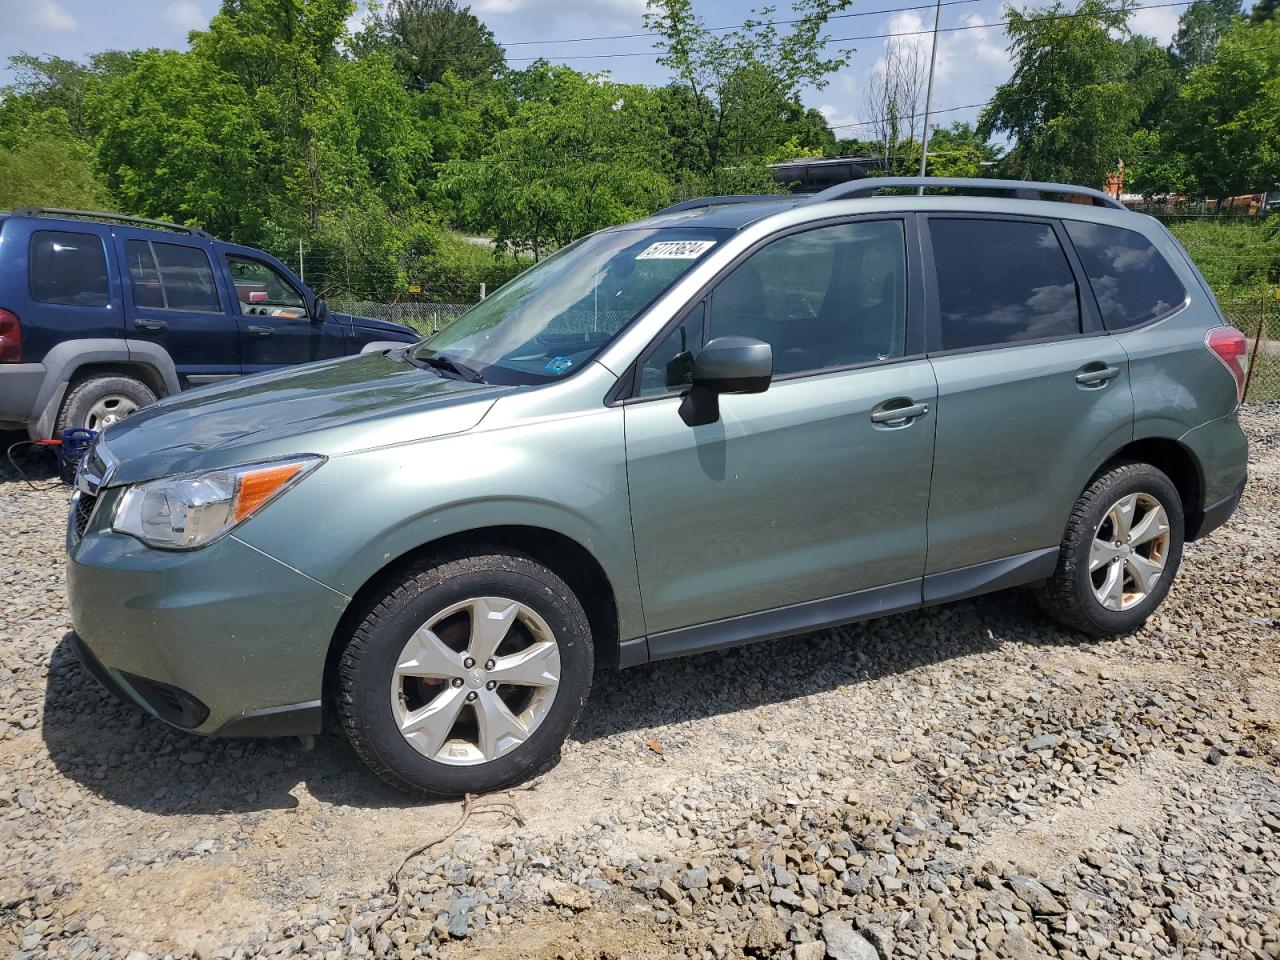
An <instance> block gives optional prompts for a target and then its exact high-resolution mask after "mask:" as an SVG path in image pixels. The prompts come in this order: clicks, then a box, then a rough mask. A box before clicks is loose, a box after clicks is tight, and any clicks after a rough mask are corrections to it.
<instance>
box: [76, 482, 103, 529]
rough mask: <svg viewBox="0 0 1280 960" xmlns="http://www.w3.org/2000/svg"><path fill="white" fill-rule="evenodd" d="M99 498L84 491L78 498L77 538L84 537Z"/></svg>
mask: <svg viewBox="0 0 1280 960" xmlns="http://www.w3.org/2000/svg"><path fill="white" fill-rule="evenodd" d="M97 503H98V498H97V497H95V496H92V495H91V494H88V493H85V492H84V491H83V490H82V491H81V492H80V496H78V497H76V536H77V537H83V536H84V532H85V530H86V529H87V528H88V526H89V518H90V517H91V516H93V508H94V507H95V506H97Z"/></svg>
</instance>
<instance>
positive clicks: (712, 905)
mask: <svg viewBox="0 0 1280 960" xmlns="http://www.w3.org/2000/svg"><path fill="white" fill-rule="evenodd" d="M1242 418H1243V421H1244V423H1245V426H1246V429H1247V431H1248V433H1249V435H1250V439H1251V441H1252V444H1253V448H1252V449H1253V459H1252V465H1251V474H1252V480H1251V483H1250V485H1249V488H1248V491H1247V493H1246V496H1245V501H1244V504H1243V505H1242V507H1241V509H1240V511H1239V512H1238V513H1237V514H1236V517H1235V519H1234V520H1233V521H1232V522H1231V524H1230V525H1229V526H1228V527H1226V528H1224V529H1223V530H1220V531H1219V532H1217V533H1216V534H1215V535H1214V536H1213V537H1212V538H1211V539H1209V540H1208V541H1205V542H1201V543H1198V544H1193V545H1191V546H1190V547H1189V548H1188V550H1187V555H1186V558H1185V560H1184V564H1183V569H1182V573H1181V575H1180V576H1179V578H1178V580H1177V582H1176V584H1175V587H1174V590H1173V593H1172V594H1171V595H1170V597H1169V599H1168V600H1167V601H1166V602H1165V604H1164V606H1163V607H1162V609H1161V610H1160V611H1159V612H1158V613H1157V614H1156V615H1155V616H1154V617H1153V618H1152V619H1151V621H1150V622H1149V623H1148V625H1147V626H1146V628H1144V629H1143V630H1142V631H1141V632H1140V633H1138V634H1136V635H1134V636H1131V637H1125V638H1119V639H1115V640H1111V641H1107V642H1102V643H1085V642H1082V641H1081V640H1080V639H1079V638H1077V637H1075V636H1072V635H1070V634H1067V633H1065V632H1063V631H1061V630H1059V629H1057V628H1056V627H1054V626H1052V625H1050V624H1049V623H1047V622H1046V621H1045V619H1044V618H1043V617H1042V616H1041V615H1040V614H1039V613H1038V612H1037V611H1036V609H1035V607H1034V605H1033V604H1032V603H1031V602H1030V601H1029V600H1028V598H1027V597H1026V595H1025V594H1024V593H1021V592H1012V593H1007V594H1002V595H998V596H993V597H987V598H982V599H978V600H973V601H967V602H964V603H959V604H955V605H951V606H947V607H942V608H937V609H933V610H927V611H923V612H919V613H914V614H909V615H904V616H898V617H892V618H889V619H885V620H880V621H876V622H873V623H867V624H861V625H857V626H852V627H846V628H841V629H836V630H831V631H825V632H822V633H817V634H812V635H807V636H802V637H793V638H789V639H785V640H780V641H776V642H774V643H770V644H764V645H759V646H755V647H750V648H744V649H740V650H735V651H729V652H726V653H723V654H709V655H705V656H701V657H696V658H692V659H687V660H683V661H673V662H667V663H663V664H659V665H654V666H649V667H644V668H640V669H637V670H632V671H628V672H626V673H623V674H619V675H616V676H607V677H602V678H600V680H599V682H598V686H597V687H596V690H595V692H594V693H593V697H592V700H591V703H590V704H589V706H588V708H587V713H586V715H585V717H584V718H583V722H582V724H581V726H580V728H579V730H578V732H577V733H576V734H575V736H574V738H573V740H572V741H571V742H570V743H569V744H568V745H567V746H566V748H565V751H564V757H563V760H562V762H561V763H560V765H559V766H558V767H556V768H555V769H554V770H552V771H551V772H550V773H549V774H547V775H546V776H544V777H543V778H542V779H541V780H539V781H538V782H536V783H534V784H533V785H531V786H528V787H526V788H524V789H518V790H513V791H509V792H507V793H504V794H501V795H497V796H495V797H487V798H482V799H481V800H479V801H477V802H476V803H475V805H474V806H472V807H467V806H466V805H464V804H460V803H453V804H435V805H419V804H413V803H409V802H407V801H406V800H405V799H404V798H402V797H400V796H398V795H396V794H394V793H391V792H390V791H389V790H387V789H385V788H383V787H381V786H380V785H379V784H378V783H377V782H376V781H375V780H374V779H373V778H372V777H371V776H369V775H367V774H366V773H364V772H363V770H362V769H361V768H360V766H359V764H358V762H357V761H356V759H355V757H354V756H353V755H352V753H351V751H350V750H349V749H348V748H347V747H346V746H345V744H344V743H343V742H342V740H341V739H340V737H339V736H338V735H337V734H336V733H329V734H326V735H324V736H321V737H319V738H318V739H317V742H316V743H315V744H314V745H313V746H310V747H309V748H308V745H307V744H303V743H300V742H299V741H297V740H292V741H283V742H277V741H225V742H209V741H204V740H200V739H197V738H194V737H190V736H186V735H184V734H180V733H178V732H176V731H174V730H171V729H169V728H167V727H165V726H163V725H162V724H160V723H159V722H156V721H153V720H150V719H148V718H146V717H145V716H143V715H142V714H141V713H140V712H139V711H136V710H133V709H131V708H127V707H124V706H122V705H119V704H116V703H114V702H113V701H112V700H110V699H109V698H108V697H107V695H106V694H104V693H102V692H101V691H100V690H99V689H98V688H97V687H96V686H95V685H94V684H93V682H92V680H90V679H89V678H88V677H87V676H85V675H84V674H83V673H82V672H81V671H80V669H79V667H78V666H77V665H76V664H75V662H74V661H73V659H72V658H71V657H69V656H68V654H67V651H66V649H65V646H64V645H63V642H62V641H63V637H64V635H65V633H66V631H67V630H68V629H69V626H70V625H69V622H68V619H67V615H66V612H65V601H64V596H63V576H62V542H63V522H64V515H65V509H66V500H67V495H66V492H65V490H62V489H53V490H45V491H40V492H37V491H32V490H30V489H28V488H27V487H25V486H24V485H22V484H21V483H19V482H17V481H16V480H15V479H14V477H13V474H12V472H8V473H4V474H0V598H2V601H0V637H2V638H3V647H2V648H0V649H3V650H4V653H5V656H4V657H3V665H0V681H2V682H0V951H3V952H4V953H7V954H10V955H13V956H18V957H45V956H51V957H53V956H56V957H76V958H84V960H90V958H105V957H122V958H128V960H142V958H143V957H146V956H150V957H161V956H175V957H179V956H181V957H185V956H195V957H199V958H228V960H230V958H241V957H248V956H257V955H261V956H265V957H272V958H282V957H289V956H298V955H306V956H324V957H329V958H338V957H353V956H354V957H360V956H378V957H381V956H386V957H396V958H402V960H407V958H409V957H412V956H428V957H452V956H464V955H465V956H474V957H483V958H494V960H498V958H526V957H528V958H547V960H551V958H565V960H569V958H573V960H614V958H621V957H631V958H647V957H696V958H721V957H740V956H752V957H785V958H794V960H821V958H823V957H831V958H834V960H876V958H881V960H883V958H889V957H893V958H898V957H956V958H989V957H1012V958H1036V957H1045V956H1059V957H1081V958H1091V960H1094V958H1100V957H1107V958H1111V957H1139V958H1141V957H1155V956H1181V957H1280V777H1278V773H1280V666H1277V662H1278V660H1280V657H1278V656H1277V655H1278V654H1280V629H1278V628H1280V589H1278V587H1280V559H1278V555H1280V523H1278V522H1277V514H1278V512H1280V406H1271V407H1267V408H1257V407H1255V408H1252V409H1249V410H1246V411H1245V412H1244V413H1243V414H1242ZM25 462H26V463H27V464H28V466H29V468H30V469H32V470H36V471H38V470H39V469H40V468H39V467H38V465H37V463H36V461H35V460H27V461H25ZM5 469H7V467H6V468H5ZM41 475H42V476H45V477H47V476H48V472H47V471H44V472H43V473H42V474H41ZM451 831H454V832H452V833H451ZM442 837H444V838H445V839H443V840H442V841H441V842H437V843H435V844H433V845H431V846H429V847H428V848H427V849H426V850H425V851H423V852H421V853H420V854H418V855H416V856H413V857H411V858H410V859H409V861H408V862H407V864H405V866H404V868H403V871H402V872H401V873H400V876H399V881H398V883H397V882H394V881H392V879H391V878H392V875H393V874H394V873H395V872H396V870H397V868H398V867H399V866H400V865H401V863H402V862H403V861H404V860H405V858H406V856H407V855H409V854H410V853H411V852H413V851H414V850H415V848H417V847H420V846H422V845H426V844H428V843H429V842H430V841H433V840H440V838H442Z"/></svg>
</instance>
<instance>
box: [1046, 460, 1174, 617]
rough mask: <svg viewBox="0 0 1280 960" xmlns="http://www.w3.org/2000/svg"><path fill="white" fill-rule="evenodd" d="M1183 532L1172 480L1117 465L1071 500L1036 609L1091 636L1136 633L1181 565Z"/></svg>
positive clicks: (1148, 469)
mask: <svg viewBox="0 0 1280 960" xmlns="http://www.w3.org/2000/svg"><path fill="white" fill-rule="evenodd" d="M1185 529H1186V525H1185V521H1184V519H1183V509H1182V498H1181V497H1180V495H1179V494H1178V490H1177V488H1176V487H1175V486H1174V485H1173V483H1172V481H1170V479H1169V478H1168V477H1167V476H1166V475H1165V474H1164V473H1162V472H1161V471H1160V470H1157V469H1156V468H1155V467H1153V466H1151V465H1150V464H1147V463H1122V464H1120V465H1118V466H1116V467H1113V468H1112V469H1110V470H1108V471H1107V472H1105V473H1103V474H1102V475H1101V476H1099V477H1097V478H1096V479H1095V480H1094V481H1093V482H1092V483H1091V484H1089V487H1088V489H1087V490H1085V492H1084V493H1082V494H1081V495H1080V499H1079V500H1077V501H1076V506H1075V509H1074V510H1072V512H1071V519H1070V520H1069V521H1068V523H1067V532H1066V535H1065V536H1064V537H1063V540H1062V547H1061V551H1060V553H1059V555H1058V567H1057V570H1055V571H1054V574H1053V576H1052V577H1051V578H1050V579H1049V580H1047V581H1045V582H1044V583H1043V584H1041V585H1040V586H1039V587H1038V588H1037V589H1036V591H1035V593H1036V599H1037V600H1038V601H1039V602H1040V606H1041V607H1042V608H1043V609H1044V610H1045V612H1046V613H1048V614H1049V615H1050V616H1051V617H1053V618H1054V619H1055V620H1057V621H1058V622H1059V623H1061V624H1063V625H1064V626H1066V627H1070V628H1071V629H1073V630H1079V631H1080V632H1081V633H1084V634H1088V635H1089V636H1091V637H1107V636H1114V635H1116V634H1121V633H1128V632H1130V631H1132V630H1135V629H1137V628H1138V627H1140V626H1141V625H1142V624H1143V623H1144V622H1145V621H1146V619H1147V617H1149V616H1150V615H1151V613H1152V611H1154V610H1155V608H1156V607H1158V606H1159V605H1160V602H1161V601H1162V600H1164V598H1165V595H1166V594H1167V593H1168V592H1169V587H1170V586H1171V585H1172V583H1173V578H1174V576H1175V574H1176V573H1177V571H1178V566H1179V564H1180V563H1181V562H1182V542H1183V536H1184V531H1185Z"/></svg>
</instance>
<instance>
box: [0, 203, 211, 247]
mask: <svg viewBox="0 0 1280 960" xmlns="http://www.w3.org/2000/svg"><path fill="white" fill-rule="evenodd" d="M13 215H14V216H15V217H68V218H71V219H75V220H106V221H108V222H109V223H129V224H133V225H134V226H139V227H153V228H155V229H157V230H175V231H177V232H178V233H185V234H187V235H188V236H192V237H204V238H205V239H206V240H212V239H213V235H212V234H209V233H207V232H205V231H204V230H201V229H200V228H199V227H189V226H186V225H185V224H181V223H169V221H167V220H151V219H148V218H147V217H130V216H126V215H125V214H123V213H100V212H98V211H96V210H61V209H58V208H56V207H20V208H19V209H17V210H14V211H13Z"/></svg>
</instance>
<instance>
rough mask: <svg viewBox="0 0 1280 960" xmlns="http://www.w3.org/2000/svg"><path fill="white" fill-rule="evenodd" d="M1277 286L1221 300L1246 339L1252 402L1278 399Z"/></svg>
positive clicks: (1279, 309) (1279, 316)
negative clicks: (1249, 294) (1244, 295)
mask: <svg viewBox="0 0 1280 960" xmlns="http://www.w3.org/2000/svg"><path fill="white" fill-rule="evenodd" d="M1276 292H1277V291H1276V289H1268V290H1260V291H1259V293H1258V295H1257V296H1254V297H1230V298H1225V299H1221V300H1220V301H1219V302H1220V303H1221V305H1222V312H1223V313H1224V314H1226V316H1227V322H1228V323H1230V324H1231V325H1232V326H1233V327H1235V328H1236V329H1237V330H1242V331H1243V332H1244V335H1245V336H1246V337H1248V338H1249V389H1248V392H1247V393H1246V394H1245V399H1246V400H1248V401H1249V402H1251V403H1266V402H1267V401H1270V400H1280V299H1277V297H1276Z"/></svg>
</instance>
